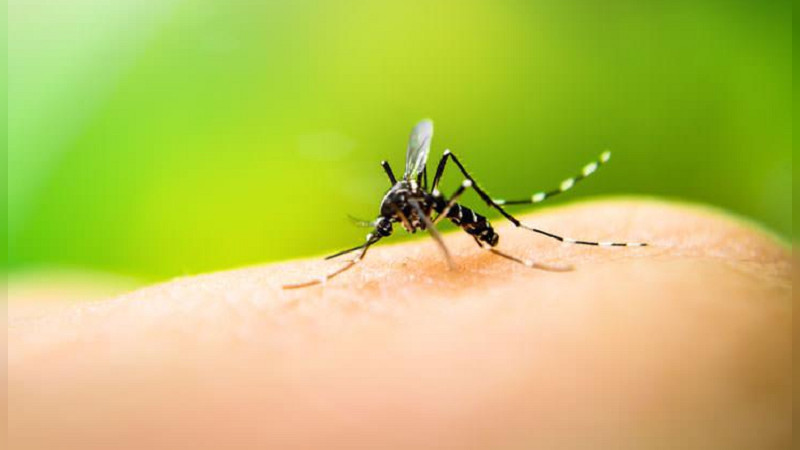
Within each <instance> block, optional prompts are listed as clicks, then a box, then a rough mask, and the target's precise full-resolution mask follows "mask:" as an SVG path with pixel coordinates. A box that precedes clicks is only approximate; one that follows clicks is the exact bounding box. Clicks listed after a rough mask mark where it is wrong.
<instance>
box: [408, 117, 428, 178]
mask: <svg viewBox="0 0 800 450" xmlns="http://www.w3.org/2000/svg"><path fill="white" fill-rule="evenodd" d="M431 139H433V122H431V121H430V120H423V121H422V122H420V123H418V124H417V126H415V127H414V129H413V130H411V137H410V138H409V139H408V150H407V151H406V172H405V174H403V178H405V179H406V180H411V179H414V178H416V177H417V175H419V174H421V173H422V172H423V171H424V170H425V163H426V162H427V161H428V153H429V152H430V150H431Z"/></svg>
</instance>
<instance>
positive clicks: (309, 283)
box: [282, 233, 381, 289]
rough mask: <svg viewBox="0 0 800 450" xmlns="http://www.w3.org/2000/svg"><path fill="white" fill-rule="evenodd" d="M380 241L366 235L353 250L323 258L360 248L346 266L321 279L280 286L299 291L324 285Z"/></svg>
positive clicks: (360, 258)
mask: <svg viewBox="0 0 800 450" xmlns="http://www.w3.org/2000/svg"><path fill="white" fill-rule="evenodd" d="M380 239H381V238H380V236H377V235H375V234H373V233H370V234H368V235H367V242H365V243H364V244H362V245H360V246H358V247H354V248H351V249H348V250H344V251H341V252H339V253H337V254H335V255H331V256H329V257H328V258H325V259H330V258H335V257H337V256H339V255H343V254H345V253H349V252H351V251H354V250H357V249H359V248H360V249H361V251H360V252H359V253H358V255H357V256H356V257H355V258H353V259H351V260H350V261H348V262H347V264H345V265H344V266H342V267H340V268H339V269H337V270H335V271H333V272H331V273H329V274H327V275H323V276H322V277H320V278H318V279H316V280H310V281H306V282H304V283H294V284H284V285H283V286H282V287H283V289H300V288H304V287H309V286H314V285H316V284H325V283H326V282H327V281H328V280H330V279H331V278H333V277H335V276H336V275H339V274H340V273H342V272H344V271H346V270H348V269H350V268H352V267H353V266H355V265H356V264H358V263H359V262H360V261H361V260H362V259H364V255H366V254H367V250H368V249H369V247H370V245H372V244H374V243H376V242H378V241H379V240H380Z"/></svg>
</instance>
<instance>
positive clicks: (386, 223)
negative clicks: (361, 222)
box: [375, 216, 392, 237]
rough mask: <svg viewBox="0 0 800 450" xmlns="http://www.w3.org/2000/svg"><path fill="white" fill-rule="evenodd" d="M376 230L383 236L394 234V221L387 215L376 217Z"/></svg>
mask: <svg viewBox="0 0 800 450" xmlns="http://www.w3.org/2000/svg"><path fill="white" fill-rule="evenodd" d="M375 231H377V232H378V235H379V236H381V237H387V236H390V235H391V234H392V222H391V220H389V219H387V218H386V217H383V216H381V217H378V218H377V219H375Z"/></svg>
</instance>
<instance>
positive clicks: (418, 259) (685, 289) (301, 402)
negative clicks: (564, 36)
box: [8, 199, 794, 449]
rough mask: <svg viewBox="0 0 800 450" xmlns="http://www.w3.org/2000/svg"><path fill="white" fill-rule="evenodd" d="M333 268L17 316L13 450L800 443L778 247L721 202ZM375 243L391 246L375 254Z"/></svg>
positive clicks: (284, 267)
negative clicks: (486, 246)
mask: <svg viewBox="0 0 800 450" xmlns="http://www.w3.org/2000/svg"><path fill="white" fill-rule="evenodd" d="M521 218H522V220H523V222H525V223H529V224H532V225H535V226H537V227H540V228H544V229H546V230H550V231H554V232H559V233H562V234H564V235H566V236H571V237H576V238H586V239H598V240H611V239H617V240H631V241H646V242H648V243H649V244H650V246H648V247H643V248H616V247H615V248H597V247H586V246H576V245H563V244H560V243H558V242H556V241H553V240H550V239H548V238H544V237H542V236H539V235H536V234H533V233H531V232H528V231H524V230H520V229H514V228H513V226H510V225H507V224H502V222H501V221H500V220H496V221H495V224H496V225H498V226H497V229H498V231H499V233H500V236H501V238H500V244H499V248H501V249H503V250H504V251H507V252H508V253H512V254H514V255H517V256H524V257H531V258H534V259H536V260H537V261H540V262H544V263H557V264H564V263H566V264H570V265H572V266H573V267H574V270H572V271H570V272H565V273H564V272H562V273H555V272H546V271H541V270H536V269H531V268H527V267H525V266H522V265H520V264H515V263H513V262H510V261H508V260H505V259H502V258H500V257H498V256H496V255H493V254H491V253H489V252H486V251H483V250H481V249H480V248H478V247H477V246H476V245H475V243H474V241H473V240H472V239H470V238H469V237H468V236H466V235H464V234H463V233H460V232H453V233H447V234H445V242H446V243H447V245H448V247H449V248H450V251H451V253H452V255H453V258H454V261H455V263H456V269H455V270H448V269H447V265H446V264H445V261H444V260H443V258H442V256H441V254H440V253H439V251H438V249H437V248H436V245H435V243H434V242H433V241H432V240H430V239H424V240H415V241H412V242H406V243H402V244H398V245H378V246H375V247H374V248H372V249H371V250H370V252H369V253H368V254H367V257H366V258H365V259H364V261H363V262H361V263H360V264H358V265H357V266H355V267H354V268H353V269H352V270H349V271H347V272H345V273H343V274H341V275H340V276H339V277H337V278H335V279H333V280H330V281H329V282H328V283H327V284H326V285H325V286H315V287H310V288H305V289H299V290H283V289H281V285H282V284H285V283H289V282H298V281H305V280H308V279H310V278H314V277H318V276H320V275H322V274H323V273H326V272H329V271H332V270H335V269H336V268H337V267H339V266H340V265H341V264H344V263H345V261H346V259H345V260H342V261H322V260H319V259H312V260H305V261H294V262H287V263H281V264H273V265H266V266H259V267H251V268H245V269H239V270H233V271H227V272H219V273H214V274H208V275H200V276H195V277H186V278H181V279H177V280H174V281H171V282H168V283H164V284H159V285H155V286H152V287H148V288H144V289H141V290H138V291H136V292H133V293H131V294H128V295H123V296H121V297H118V298H114V299H111V300H107V301H101V302H95V303H91V304H85V305H78V306H74V307H71V308H70V309H68V310H63V311H59V312H56V313H53V314H50V315H47V316H44V317H38V318H31V319H24V320H18V321H14V320H12V321H11V323H10V326H9V332H8V339H9V342H8V351H9V355H8V364H9V367H8V369H9V380H8V413H9V443H10V447H9V448H14V449H19V448H22V449H26V448H42V449H44V448H82V449H87V448H115V449H120V448H237V447H250V448H337V447H345V448H425V447H436V448H525V449H530V448H576V449H583V448H622V449H640V448H682V449H695V448H697V449H701V448H702V449H707V448H723V449H738V448H742V449H745V448H747V449H750V448H752V449H769V448H790V447H791V442H792V441H791V439H792V399H791V397H792V395H791V394H792V388H791V379H792V355H791V352H792V276H793V275H792V272H793V270H794V269H793V263H792V256H791V250H790V249H789V247H787V246H786V245H785V244H781V243H780V242H778V241H777V240H776V239H774V238H773V237H772V236H770V235H769V234H767V233H765V232H763V231H761V230H759V229H758V228H756V227H754V226H752V225H750V224H748V223H745V222H742V221H740V220H738V219H735V218H732V217H730V216H728V215H726V214H724V213H720V212H716V211H713V210H709V209H705V208H699V207H690V206H686V205H677V204H671V203H665V202H658V201H652V200H632V199H619V200H605V201H596V202H590V203H582V204H578V205H573V206H567V207H560V208H555V209H546V210H543V211H542V212H539V213H535V214H530V215H522V216H521ZM381 244H383V243H381Z"/></svg>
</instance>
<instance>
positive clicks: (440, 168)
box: [433, 150, 647, 247]
mask: <svg viewBox="0 0 800 450" xmlns="http://www.w3.org/2000/svg"><path fill="white" fill-rule="evenodd" d="M448 159H452V160H453V162H454V163H455V164H456V166H458V168H459V170H460V171H461V173H462V174H463V175H464V177H465V178H466V179H467V180H469V181H470V182H471V183H472V184H471V187H472V188H473V189H475V192H476V193H477V194H478V195H479V196H480V197H481V199H482V200H483V201H484V202H486V204H487V205H489V206H490V207H492V208H494V209H496V210H497V211H498V212H499V213H500V214H502V215H503V217H505V218H506V219H508V221H509V222H511V223H512V224H514V226H515V227H519V228H524V229H526V230H528V231H533V232H534V233H539V234H541V235H543V236H547V237H549V238H551V239H555V240H557V241H561V242H565V243H568V244H578V245H593V246H598V247H644V246H646V245H647V244H646V243H644V242H595V241H587V240H583V239H573V238H569V237H564V236H559V235H557V234H555V233H551V232H549V231H545V230H542V229H539V228H534V227H531V226H528V225H525V224H523V223H522V222H520V221H519V219H517V218H516V217H514V216H512V215H511V214H509V213H508V212H507V211H506V210H505V209H504V208H503V207H502V206H501V205H500V204H499V203H497V202H496V201H494V200H493V199H492V198H491V197H490V196H489V195H488V194H487V193H486V191H484V190H483V189H482V188H481V187H480V186H479V185H478V183H477V182H476V181H475V178H473V177H472V175H470V173H469V172H468V171H467V169H466V168H465V167H464V165H463V164H461V161H459V160H458V158H457V157H456V155H455V154H453V153H452V152H451V151H450V150H445V151H444V155H442V158H441V159H440V160H439V165H438V167H437V168H436V175H435V176H434V177H433V189H434V192H435V190H436V189H437V186H438V185H439V181H440V180H441V177H442V174H443V173H444V169H445V166H446V165H447V160H448ZM601 159H602V158H601Z"/></svg>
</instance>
